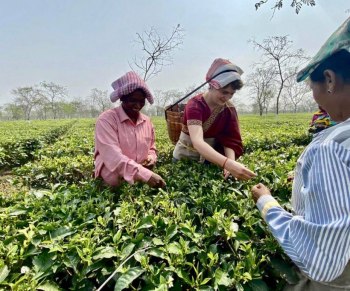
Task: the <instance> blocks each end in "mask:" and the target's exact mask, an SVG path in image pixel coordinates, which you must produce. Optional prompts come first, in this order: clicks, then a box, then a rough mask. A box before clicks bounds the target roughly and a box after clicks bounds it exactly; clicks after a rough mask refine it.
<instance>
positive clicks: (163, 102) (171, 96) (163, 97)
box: [154, 89, 185, 116]
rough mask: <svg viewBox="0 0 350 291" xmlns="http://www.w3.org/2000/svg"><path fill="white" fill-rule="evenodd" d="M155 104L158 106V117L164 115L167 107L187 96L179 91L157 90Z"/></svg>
mask: <svg viewBox="0 0 350 291" xmlns="http://www.w3.org/2000/svg"><path fill="white" fill-rule="evenodd" d="M154 95H155V100H156V101H155V102H156V104H155V105H156V106H157V116H161V115H164V110H165V107H166V106H167V105H171V104H173V103H174V102H176V101H177V100H179V99H180V98H181V97H182V96H184V95H185V94H184V93H183V92H181V91H179V90H174V89H173V90H167V91H162V90H155V92H154Z"/></svg>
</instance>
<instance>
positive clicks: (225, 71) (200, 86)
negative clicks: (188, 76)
mask: <svg viewBox="0 0 350 291" xmlns="http://www.w3.org/2000/svg"><path fill="white" fill-rule="evenodd" d="M227 72H237V71H236V70H224V71H222V72H220V73H217V74H215V75H214V76H213V77H211V78H210V79H209V80H207V81H205V82H204V83H203V84H201V85H199V86H198V87H197V88H195V89H193V90H192V91H191V92H190V93H188V94H186V95H185V96H184V97H182V98H180V99H179V100H178V101H176V102H175V103H174V104H173V105H171V106H169V107H168V108H167V109H165V112H166V111H168V110H170V109H171V108H173V107H174V106H175V105H177V104H179V103H180V102H181V101H183V100H185V99H186V98H187V97H188V96H190V95H192V94H193V93H194V92H196V91H197V90H198V89H200V88H202V87H203V86H204V85H206V84H208V83H209V82H210V81H211V80H213V79H214V78H215V77H217V76H219V75H221V74H223V73H227ZM165 119H167V117H166V114H165Z"/></svg>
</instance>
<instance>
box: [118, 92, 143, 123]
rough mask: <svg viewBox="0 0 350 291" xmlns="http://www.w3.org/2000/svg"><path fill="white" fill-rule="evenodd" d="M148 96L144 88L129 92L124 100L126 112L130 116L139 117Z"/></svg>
mask: <svg viewBox="0 0 350 291" xmlns="http://www.w3.org/2000/svg"><path fill="white" fill-rule="evenodd" d="M145 100H146V96H145V93H144V92H143V91H142V90H136V91H134V92H132V93H131V94H129V95H128V96H127V97H125V99H124V100H123V101H122V106H123V109H124V111H125V113H126V114H127V115H128V116H129V117H130V118H137V117H138V116H139V112H140V110H141V109H142V108H143V106H145Z"/></svg>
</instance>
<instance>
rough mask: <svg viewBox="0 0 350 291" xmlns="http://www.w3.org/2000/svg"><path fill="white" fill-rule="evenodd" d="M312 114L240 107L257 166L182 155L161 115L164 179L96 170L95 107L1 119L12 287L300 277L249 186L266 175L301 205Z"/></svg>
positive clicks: (0, 187) (0, 193) (144, 286)
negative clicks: (242, 173)
mask: <svg viewBox="0 0 350 291" xmlns="http://www.w3.org/2000/svg"><path fill="white" fill-rule="evenodd" d="M310 118H311V116H310V114H298V115H280V116H278V117H276V116H269V117H258V116H241V117H240V122H241V132H242V137H243V142H244V146H245V154H244V156H243V157H241V158H240V161H241V162H242V163H244V164H245V165H247V166H248V167H249V168H250V169H252V170H254V171H255V172H256V173H257V174H258V177H257V178H255V179H253V180H252V181H249V182H239V181H236V180H235V179H233V178H230V179H228V180H226V181H225V180H224V179H223V175H222V170H220V169H219V168H218V167H216V166H214V165H209V166H203V165H200V164H197V163H194V162H189V161H183V162H178V163H176V164H174V163H172V150H173V145H172V144H171V143H170V140H169V139H168V135H167V129H166V123H165V120H164V119H163V118H153V123H154V125H155V128H156V138H157V143H156V144H157V149H158V152H159V153H158V163H157V167H156V170H155V171H156V172H157V173H159V174H160V175H161V176H162V177H164V178H165V180H166V182H167V186H166V188H164V189H161V190H158V189H152V188H150V187H148V186H147V185H144V184H135V185H134V186H130V185H128V184H124V185H123V186H121V187H120V188H119V189H117V190H116V191H114V192H113V191H112V190H110V189H109V188H106V187H104V186H103V185H102V183H101V182H100V181H98V180H94V179H93V178H92V171H93V146H94V137H93V134H94V124H95V120H94V119H79V120H60V121H57V120H52V121H31V122H25V121H17V122H1V123H0V124H1V126H0V169H1V170H0V171H1V173H0V174H1V177H0V289H1V290H48V291H49V290H50V291H51V290H281V289H282V288H283V286H284V285H285V284H286V282H287V281H288V282H293V281H295V280H296V277H295V273H294V269H293V268H292V267H291V262H290V261H289V259H288V258H287V257H286V255H285V254H284V253H283V251H282V250H281V248H280V247H279V245H278V243H277V242H276V241H275V240H274V238H273V237H272V236H271V234H270V233H269V231H268V228H267V226H266V224H265V223H264V222H263V220H262V218H261V216H260V214H259V212H258V210H257V208H256V207H255V205H254V203H253V200H252V199H251V194H250V188H251V187H252V185H255V184H256V183H258V182H263V183H265V184H267V185H268V186H269V187H270V188H271V189H272V192H273V195H274V196H275V197H277V199H278V200H279V201H280V203H281V204H282V205H283V206H284V207H285V208H286V209H288V210H290V204H289V199H290V195H291V186H292V185H291V182H289V181H288V180H287V174H288V172H290V171H292V170H293V168H294V165H295V163H296V160H297V158H298V156H299V155H300V153H301V152H302V151H303V149H304V148H305V146H306V145H307V144H308V143H309V142H310V140H311V137H310V135H309V134H308V132H307V129H308V123H309V120H310Z"/></svg>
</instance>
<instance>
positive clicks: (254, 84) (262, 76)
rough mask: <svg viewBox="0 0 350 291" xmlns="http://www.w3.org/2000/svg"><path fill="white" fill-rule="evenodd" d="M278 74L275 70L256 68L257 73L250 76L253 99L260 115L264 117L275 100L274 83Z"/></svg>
mask: <svg viewBox="0 0 350 291" xmlns="http://www.w3.org/2000/svg"><path fill="white" fill-rule="evenodd" d="M275 75H276V73H275V72H274V70H273V68H259V67H258V68H256V70H255V72H253V73H251V74H250V75H249V76H248V80H249V82H248V83H247V86H248V87H249V89H250V90H249V91H250V94H252V99H253V100H254V102H255V104H256V105H257V106H258V110H259V115H260V116H261V115H263V112H264V111H265V112H267V110H268V106H269V103H270V101H271V99H272V98H273V92H274V89H273V82H274V77H275Z"/></svg>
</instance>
